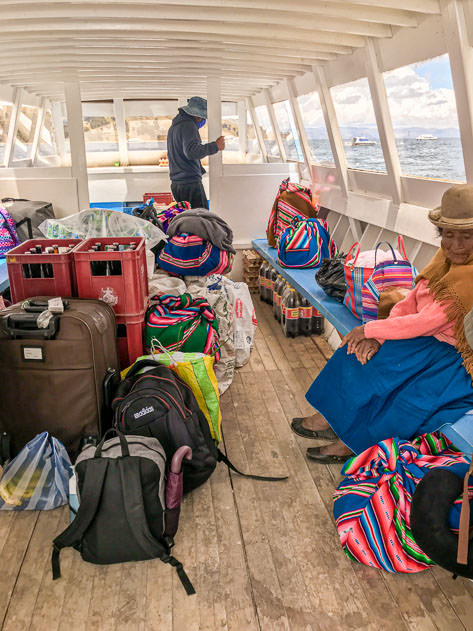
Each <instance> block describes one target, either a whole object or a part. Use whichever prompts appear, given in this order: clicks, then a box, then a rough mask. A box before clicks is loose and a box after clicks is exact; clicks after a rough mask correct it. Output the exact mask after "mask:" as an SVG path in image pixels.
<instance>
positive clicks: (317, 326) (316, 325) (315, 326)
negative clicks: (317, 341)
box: [311, 307, 324, 335]
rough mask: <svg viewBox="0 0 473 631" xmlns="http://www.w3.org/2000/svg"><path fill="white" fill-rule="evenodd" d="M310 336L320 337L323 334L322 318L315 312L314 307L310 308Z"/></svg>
mask: <svg viewBox="0 0 473 631" xmlns="http://www.w3.org/2000/svg"><path fill="white" fill-rule="evenodd" d="M311 329H312V334H313V335H322V333H323V332H324V318H323V316H322V314H321V313H320V312H319V311H317V309H316V308H315V307H312V326H311Z"/></svg>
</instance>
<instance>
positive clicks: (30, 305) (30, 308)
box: [21, 298, 69, 313]
mask: <svg viewBox="0 0 473 631" xmlns="http://www.w3.org/2000/svg"><path fill="white" fill-rule="evenodd" d="M49 300H50V298H47V299H45V300H32V299H29V300H25V302H24V303H23V304H22V305H21V307H22V309H23V311H26V313H42V312H43V311H45V310H46V309H47V308H48V301H49ZM62 304H63V306H64V311H65V310H66V309H69V301H68V300H64V299H62Z"/></svg>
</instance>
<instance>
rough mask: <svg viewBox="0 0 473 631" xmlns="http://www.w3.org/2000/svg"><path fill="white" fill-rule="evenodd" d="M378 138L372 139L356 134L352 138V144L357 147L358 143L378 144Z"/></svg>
mask: <svg viewBox="0 0 473 631" xmlns="http://www.w3.org/2000/svg"><path fill="white" fill-rule="evenodd" d="M376 144H377V143H376V140H370V139H369V138H365V137H364V136H355V137H354V138H352V141H351V146H352V147H356V146H358V145H376Z"/></svg>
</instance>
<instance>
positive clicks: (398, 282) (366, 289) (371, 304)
mask: <svg viewBox="0 0 473 631" xmlns="http://www.w3.org/2000/svg"><path fill="white" fill-rule="evenodd" d="M383 244H385V245H387V246H388V247H389V249H390V250H391V252H392V260H387V261H382V262H380V263H377V262H376V254H377V253H378V248H379V247H380V246H381V245H383ZM398 248H399V252H400V253H401V255H402V256H403V257H404V258H403V259H398V258H397V257H396V253H395V252H394V250H393V248H392V247H391V246H390V245H389V243H387V241H382V242H381V243H378V245H377V246H376V254H375V266H374V269H373V273H372V274H371V276H370V277H369V278H368V280H367V281H366V282H365V284H364V285H363V287H362V289H361V305H362V319H363V322H369V321H370V320H376V319H377V317H378V305H379V299H380V294H382V293H385V292H388V291H393V290H397V291H399V299H401V298H402V295H403V294H406V293H407V292H408V291H410V290H411V289H412V288H413V287H414V279H415V277H416V276H417V271H416V269H415V267H414V266H413V265H412V264H411V263H410V262H409V261H408V259H407V256H406V250H405V248H404V241H403V239H402V237H401V236H400V235H399V237H398ZM386 315H387V314H386ZM385 317H386V316H385Z"/></svg>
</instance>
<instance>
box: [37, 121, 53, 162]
mask: <svg viewBox="0 0 473 631" xmlns="http://www.w3.org/2000/svg"><path fill="white" fill-rule="evenodd" d="M56 158H57V148H56V141H55V137H54V126H53V118H52V115H51V110H49V109H47V110H46V112H45V113H44V121H43V127H42V129H41V135H40V137H39V145H38V161H39V162H41V163H46V164H51V163H52V164H55V163H56V162H57V159H56Z"/></svg>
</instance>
